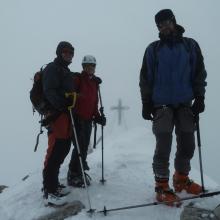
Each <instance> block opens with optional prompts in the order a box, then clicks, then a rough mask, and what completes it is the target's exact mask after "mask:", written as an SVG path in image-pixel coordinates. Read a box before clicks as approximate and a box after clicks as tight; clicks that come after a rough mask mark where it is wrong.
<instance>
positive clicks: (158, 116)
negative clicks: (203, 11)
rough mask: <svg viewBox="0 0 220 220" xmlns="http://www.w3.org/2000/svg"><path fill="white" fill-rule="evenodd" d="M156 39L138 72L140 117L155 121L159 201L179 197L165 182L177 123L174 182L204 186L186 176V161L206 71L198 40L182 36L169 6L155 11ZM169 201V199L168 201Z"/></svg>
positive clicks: (178, 187)
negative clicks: (140, 102) (140, 103)
mask: <svg viewBox="0 0 220 220" xmlns="http://www.w3.org/2000/svg"><path fill="white" fill-rule="evenodd" d="M155 22H156V25H157V27H158V30H159V38H160V40H158V41H155V42H153V43H151V44H150V45H149V46H148V47H147V49H146V51H145V54H144V58H143V63H142V68H141V72H140V83H139V85H140V91H141V98H142V104H143V109H142V116H143V118H144V119H145V120H152V121H153V128H152V130H153V133H154V135H155V137H156V148H155V152H154V157H153V171H154V175H155V182H156V184H155V191H156V199H157V200H158V201H166V202H168V204H169V205H173V203H172V202H171V201H173V200H175V199H178V196H177V195H176V194H175V193H174V192H173V190H172V189H171V188H170V187H169V157H170V152H171V145H172V133H173V130H174V127H175V133H176V141H177V151H176V155H175V162H174V167H175V173H174V175H173V186H174V189H175V191H176V192H181V191H182V190H186V191H187V192H188V193H191V194H199V193H201V192H202V187H201V186H200V185H199V184H197V183H195V182H193V181H192V180H190V179H189V177H188V175H189V171H190V160H191V159H192V157H193V154H194V150H195V137H194V131H195V117H196V116H197V115H198V114H199V113H201V112H203V111H204V109H205V104H204V99H205V86H206V81H205V79H206V75H207V74H206V70H205V66H204V62H203V56H202V53H201V50H200V47H199V45H198V43H197V42H196V41H195V40H193V39H191V38H186V37H183V33H184V31H185V30H184V28H183V27H182V26H180V25H178V24H177V23H176V19H175V16H174V14H173V12H172V11H171V10H170V9H163V10H161V11H159V12H158V13H157V14H156V15H155ZM169 202H170V203H169Z"/></svg>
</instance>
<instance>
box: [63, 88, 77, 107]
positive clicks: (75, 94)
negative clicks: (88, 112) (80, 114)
mask: <svg viewBox="0 0 220 220" xmlns="http://www.w3.org/2000/svg"><path fill="white" fill-rule="evenodd" d="M65 97H66V98H68V97H72V98H73V103H72V105H70V106H68V110H69V111H70V110H71V109H73V108H74V107H75V105H76V98H77V93H76V92H69V93H68V92H66V93H65Z"/></svg>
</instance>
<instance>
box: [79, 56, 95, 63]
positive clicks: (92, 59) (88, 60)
mask: <svg viewBox="0 0 220 220" xmlns="http://www.w3.org/2000/svg"><path fill="white" fill-rule="evenodd" d="M86 63H91V64H95V65H96V59H95V57H94V56H92V55H86V56H84V57H83V60H82V64H86Z"/></svg>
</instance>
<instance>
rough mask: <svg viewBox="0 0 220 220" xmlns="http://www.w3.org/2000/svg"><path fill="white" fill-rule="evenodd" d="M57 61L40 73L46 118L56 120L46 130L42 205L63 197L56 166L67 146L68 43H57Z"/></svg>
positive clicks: (71, 51)
mask: <svg viewBox="0 0 220 220" xmlns="http://www.w3.org/2000/svg"><path fill="white" fill-rule="evenodd" d="M56 54H57V57H56V58H55V60H54V61H53V62H52V63H49V64H48V65H47V66H46V68H45V69H44V72H43V81H42V82H43V91H44V95H45V98H46V99H47V101H48V102H49V103H50V105H51V111H49V113H48V115H49V116H51V115H56V116H57V117H56V118H55V119H54V120H53V121H52V122H50V124H49V126H48V149H47V154H46V157H45V161H44V169H43V191H44V198H45V202H46V203H55V204H61V203H63V202H64V201H63V199H62V197H63V196H65V195H66V192H64V186H63V185H61V184H60V183H59V180H58V175H59V168H60V165H61V164H62V163H63V161H64V159H65V157H66V155H67V154H68V152H69V150H70V146H71V136H72V129H71V122H70V117H69V114H68V111H67V107H68V106H69V105H71V102H72V100H68V99H66V98H65V93H68V92H73V91H74V87H73V86H74V83H73V79H72V74H71V72H70V70H69V68H68V65H69V64H70V63H71V62H72V58H73V55H74V48H73V46H72V45H71V44H70V43H68V42H65V41H63V42H60V43H59V44H58V46H57V50H56Z"/></svg>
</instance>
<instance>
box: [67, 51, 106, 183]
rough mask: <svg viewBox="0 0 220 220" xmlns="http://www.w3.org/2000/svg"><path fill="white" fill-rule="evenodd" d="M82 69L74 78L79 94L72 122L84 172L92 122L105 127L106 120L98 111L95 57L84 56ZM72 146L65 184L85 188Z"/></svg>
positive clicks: (77, 159) (75, 152)
mask: <svg viewBox="0 0 220 220" xmlns="http://www.w3.org/2000/svg"><path fill="white" fill-rule="evenodd" d="M82 67H83V71H82V73H78V74H75V76H74V85H75V87H76V91H77V93H78V94H79V95H78V97H77V101H76V106H75V108H74V121H75V127H76V133H77V138H78V143H79V148H80V153H81V158H82V163H83V172H84V171H85V170H89V166H88V164H87V161H86V158H87V151H88V146H89V142H90V136H91V131H92V121H95V122H96V123H98V124H101V125H103V126H105V124H106V118H105V116H104V115H101V114H100V113H99V111H98V89H99V84H100V83H101V79H100V78H99V77H97V76H95V75H94V74H95V68H96V59H95V57H94V56H91V55H87V56H85V57H84V58H83V60H82ZM74 146H75V147H74V149H73V152H72V157H71V161H70V164H69V171H68V174H67V183H68V185H69V186H74V187H85V183H84V181H83V175H82V168H81V166H80V162H79V156H78V152H77V148H76V143H75V141H74ZM85 174H86V173H85ZM85 177H86V183H87V185H90V178H89V176H88V174H86V175H85Z"/></svg>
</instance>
